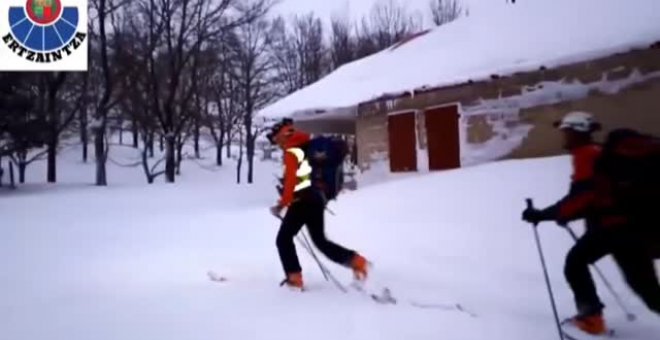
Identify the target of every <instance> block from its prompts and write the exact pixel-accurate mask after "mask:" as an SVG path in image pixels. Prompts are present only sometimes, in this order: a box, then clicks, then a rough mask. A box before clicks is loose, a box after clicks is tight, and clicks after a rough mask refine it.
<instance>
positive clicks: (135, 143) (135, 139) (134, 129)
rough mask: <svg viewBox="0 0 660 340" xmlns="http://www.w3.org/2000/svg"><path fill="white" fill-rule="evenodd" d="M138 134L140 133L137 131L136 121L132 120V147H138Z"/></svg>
mask: <svg viewBox="0 0 660 340" xmlns="http://www.w3.org/2000/svg"><path fill="white" fill-rule="evenodd" d="M139 135H140V133H139V132H138V126H137V122H135V121H133V147H134V148H136V149H137V148H138V147H139V145H138V141H139V139H138V138H139Z"/></svg>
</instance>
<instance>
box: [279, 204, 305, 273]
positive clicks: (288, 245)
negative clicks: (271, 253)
mask: <svg viewBox="0 0 660 340" xmlns="http://www.w3.org/2000/svg"><path fill="white" fill-rule="evenodd" d="M304 223H305V206H304V204H303V202H300V201H299V202H295V203H293V204H291V206H290V207H289V209H288V210H287V212H286V214H285V215H284V218H283V219H282V224H281V225H280V230H279V232H278V233H277V239H276V244H277V251H278V253H279V256H280V261H281V262H282V267H283V269H284V273H285V275H286V276H287V278H288V277H289V276H290V275H291V274H299V273H300V272H301V270H302V269H301V268H300V262H299V261H298V254H297V253H296V246H295V244H294V243H293V238H294V237H295V236H296V234H297V233H298V232H299V231H300V228H302V226H303V224H304Z"/></svg>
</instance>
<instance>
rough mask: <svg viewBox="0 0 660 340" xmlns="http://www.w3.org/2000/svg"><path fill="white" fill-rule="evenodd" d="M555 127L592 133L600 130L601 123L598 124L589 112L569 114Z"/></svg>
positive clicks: (556, 123)
mask: <svg viewBox="0 0 660 340" xmlns="http://www.w3.org/2000/svg"><path fill="white" fill-rule="evenodd" d="M554 125H555V127H557V128H559V129H562V130H564V129H568V130H573V131H577V132H584V133H591V132H594V131H598V130H600V127H601V125H600V123H598V122H596V121H595V119H594V116H593V115H592V114H591V113H589V112H584V111H573V112H569V113H568V114H566V115H565V116H564V118H562V120H561V121H558V122H555V124H554Z"/></svg>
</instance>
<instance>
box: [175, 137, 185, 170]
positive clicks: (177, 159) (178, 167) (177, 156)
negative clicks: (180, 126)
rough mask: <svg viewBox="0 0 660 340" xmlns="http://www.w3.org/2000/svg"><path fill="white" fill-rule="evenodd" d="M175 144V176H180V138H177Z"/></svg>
mask: <svg viewBox="0 0 660 340" xmlns="http://www.w3.org/2000/svg"><path fill="white" fill-rule="evenodd" d="M177 139H178V140H177V142H176V174H177V175H181V162H182V161H183V158H182V157H183V156H182V153H183V141H181V138H180V137H179V138H177Z"/></svg>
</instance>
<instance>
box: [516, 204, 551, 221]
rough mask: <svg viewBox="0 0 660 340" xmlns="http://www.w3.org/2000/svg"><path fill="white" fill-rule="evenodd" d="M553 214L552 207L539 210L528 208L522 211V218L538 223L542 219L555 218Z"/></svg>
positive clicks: (549, 219)
mask: <svg viewBox="0 0 660 340" xmlns="http://www.w3.org/2000/svg"><path fill="white" fill-rule="evenodd" d="M553 215H554V214H552V210H551V209H544V210H539V209H535V208H527V209H525V211H523V213H522V219H523V221H525V222H529V223H533V224H537V223H539V222H542V221H552V220H554V216H553Z"/></svg>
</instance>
